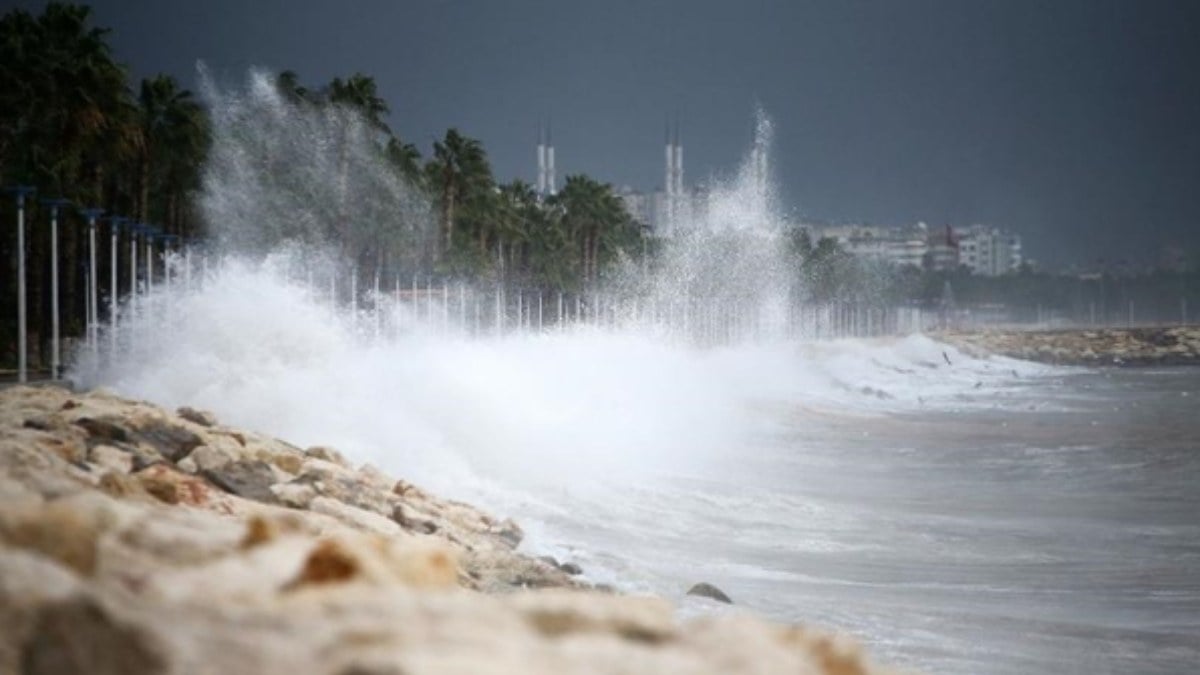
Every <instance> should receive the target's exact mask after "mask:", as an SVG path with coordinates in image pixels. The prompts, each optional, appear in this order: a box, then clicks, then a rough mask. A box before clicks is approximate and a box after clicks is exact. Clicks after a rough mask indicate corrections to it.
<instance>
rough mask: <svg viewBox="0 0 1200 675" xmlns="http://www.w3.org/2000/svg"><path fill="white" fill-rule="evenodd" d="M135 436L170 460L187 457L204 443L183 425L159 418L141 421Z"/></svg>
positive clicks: (175, 460) (174, 460)
mask: <svg viewBox="0 0 1200 675" xmlns="http://www.w3.org/2000/svg"><path fill="white" fill-rule="evenodd" d="M136 436H137V440H139V441H143V442H145V443H147V444H148V445H150V447H152V448H154V449H155V450H157V451H158V453H159V454H160V455H162V456H163V457H165V458H167V459H169V460H171V461H172V462H178V461H179V460H181V459H183V458H184V457H187V456H188V453H190V452H191V451H192V450H194V449H196V448H197V447H199V446H201V445H203V444H204V440H203V439H201V438H200V437H199V436H197V435H196V434H195V433H193V432H191V431H189V430H188V429H185V428H184V427H183V426H181V425H178V424H172V423H170V422H166V421H164V420H159V419H150V420H146V421H144V422H142V423H141V424H140V425H138V427H137V429H136Z"/></svg>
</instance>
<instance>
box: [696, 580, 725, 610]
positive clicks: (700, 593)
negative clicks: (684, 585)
mask: <svg viewBox="0 0 1200 675" xmlns="http://www.w3.org/2000/svg"><path fill="white" fill-rule="evenodd" d="M687 594H688V595H695V596H697V597H701V598H708V599H710V600H716V601H717V602H723V603H725V604H727V605H732V604H733V600H730V599H729V596H728V595H725V592H724V591H722V590H721V589H719V588H717V587H716V586H713V585H712V584H710V583H706V582H701V583H698V584H696V585H695V586H692V587H691V588H689V589H688V592H687Z"/></svg>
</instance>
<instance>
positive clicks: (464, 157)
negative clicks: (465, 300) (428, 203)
mask: <svg viewBox="0 0 1200 675" xmlns="http://www.w3.org/2000/svg"><path fill="white" fill-rule="evenodd" d="M425 174H426V180H427V181H428V186H429V189H430V190H431V191H432V192H433V197H434V199H435V201H436V202H437V204H438V207H439V211H440V215H441V218H440V223H439V230H440V234H439V237H438V243H437V244H435V246H434V262H435V263H436V262H439V261H440V260H441V259H442V258H443V257H445V256H446V255H447V254H448V253H449V252H450V250H451V249H452V247H453V246H454V225H455V218H456V209H457V208H459V207H460V206H461V205H463V204H464V203H466V202H467V201H468V200H470V199H472V198H478V197H479V196H480V195H481V194H483V193H487V192H489V191H490V190H491V188H492V169H491V166H490V165H489V164H488V160H487V154H486V153H484V151H483V146H482V145H480V143H479V141H477V140H475V139H473V138H467V137H466V136H463V135H462V134H460V133H459V132H458V130H457V129H449V130H447V131H446V135H445V137H444V138H443V139H442V140H440V141H435V142H434V144H433V158H432V159H431V160H430V162H429V163H428V164H427V165H426V166H425Z"/></svg>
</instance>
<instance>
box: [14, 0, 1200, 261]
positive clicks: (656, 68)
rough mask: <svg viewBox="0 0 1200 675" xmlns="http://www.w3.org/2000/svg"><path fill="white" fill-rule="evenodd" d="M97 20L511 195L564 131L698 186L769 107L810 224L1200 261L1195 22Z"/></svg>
mask: <svg viewBox="0 0 1200 675" xmlns="http://www.w3.org/2000/svg"><path fill="white" fill-rule="evenodd" d="M18 4H19V5H20V6H24V7H29V8H39V7H41V6H42V5H43V4H44V3H40V2H38V3H27V2H26V3H18ZM91 4H92V5H93V7H94V8H95V11H94V20H95V22H96V24H97V25H99V26H103V27H108V28H111V29H112V30H113V32H112V34H111V35H110V41H111V43H112V44H113V45H114V49H115V52H116V56H117V57H118V59H119V60H121V61H123V62H125V63H127V64H128V65H129V66H130V69H131V71H132V72H133V74H134V75H135V76H138V77H142V76H146V75H150V74H153V73H156V72H167V73H170V74H173V75H175V76H177V77H178V78H179V79H180V80H181V81H182V82H184V83H185V84H187V86H189V87H191V88H193V89H194V88H195V85H196V71H195V64H196V62H197V61H204V62H205V63H206V64H207V65H208V67H209V68H210V69H211V70H212V72H214V73H215V74H216V75H217V77H219V78H220V79H222V80H223V81H233V80H236V79H238V78H241V77H243V76H244V72H245V71H246V70H247V69H248V68H250V67H254V66H258V67H263V68H268V69H273V70H282V69H291V70H294V71H296V72H297V73H298V74H299V75H300V78H301V80H302V81H304V82H306V83H311V84H320V83H324V82H326V81H328V80H329V79H330V78H332V77H334V76H345V75H348V74H351V73H354V72H362V73H364V74H367V75H370V76H372V77H374V78H375V79H376V81H377V83H378V85H379V90H380V94H381V95H382V96H383V97H384V98H385V99H386V100H387V101H388V102H389V104H390V105H391V107H392V113H391V117H390V122H391V124H392V126H393V128H394V129H395V130H396V131H397V133H398V134H399V135H400V136H402V137H403V138H405V139H406V140H409V141H411V142H414V143H416V144H417V145H418V146H419V147H420V148H421V151H422V153H424V154H428V151H429V146H430V143H431V141H432V139H433V138H434V137H435V136H438V135H440V134H441V133H442V132H443V131H444V130H445V129H446V128H447V127H451V126H454V127H458V128H459V129H460V130H462V131H463V132H464V133H466V134H468V135H470V136H473V137H476V138H479V139H480V140H481V141H483V143H484V145H485V147H486V149H487V150H488V152H489V155H490V158H491V160H492V163H493V167H494V169H495V171H496V174H497V176H498V177H499V178H500V179H502V180H507V179H510V178H517V177H519V178H522V179H524V180H526V181H528V182H530V183H533V182H534V181H535V180H536V159H535V153H534V148H535V144H536V138H537V126H538V123H539V120H541V119H546V118H549V119H550V120H551V121H552V124H553V132H554V141H555V146H556V148H557V162H558V176H559V180H561V179H562V178H563V177H564V176H566V175H569V174H571V173H576V172H584V173H588V174H591V175H593V176H595V177H597V178H600V179H602V180H605V181H608V182H612V183H613V184H615V185H631V186H633V187H636V188H639V189H643V190H652V189H655V188H656V187H658V186H660V185H661V184H662V181H663V178H662V176H663V166H662V161H663V160H662V142H663V123H664V119H665V118H666V116H668V115H670V116H672V117H674V116H675V115H678V116H679V119H680V122H681V129H682V142H683V145H684V146H685V148H686V156H685V167H684V168H685V181H686V182H688V183H692V182H695V181H697V180H704V179H706V178H708V177H710V176H713V175H719V174H720V173H722V172H726V173H727V172H729V171H732V170H733V168H734V167H735V166H736V164H737V162H738V161H739V160H740V159H741V157H742V155H743V154H744V153H746V152H747V151H748V149H749V140H750V137H751V130H752V111H753V109H754V107H755V105H758V104H761V105H762V106H763V107H764V108H765V109H766V110H767V111H768V113H769V114H770V115H771V116H772V117H773V119H774V121H775V128H776V145H775V147H774V156H773V169H774V175H775V178H776V180H777V181H778V183H779V185H780V189H781V201H782V203H783V204H784V205H786V206H787V207H788V208H789V214H790V215H793V216H800V217H806V218H813V219H820V220H834V221H867V222H875V223H894V224H903V223H910V222H916V221H918V220H920V221H925V222H927V223H929V224H931V225H933V226H940V225H943V224H946V223H950V224H955V225H968V224H971V223H985V224H989V225H995V226H999V227H1005V228H1009V229H1011V230H1014V231H1016V232H1019V233H1020V234H1022V235H1023V237H1024V239H1025V241H1026V249H1027V253H1028V255H1030V256H1031V257H1034V258H1037V259H1040V260H1044V261H1046V262H1048V263H1050V264H1068V263H1085V264H1086V263H1090V262H1093V261H1095V260H1096V259H1097V258H1101V257H1103V258H1106V259H1110V260H1112V259H1118V258H1132V259H1135V260H1137V259H1142V260H1150V259H1152V258H1153V256H1155V255H1156V254H1157V252H1158V251H1160V250H1161V249H1162V248H1163V247H1164V246H1167V245H1180V246H1184V247H1186V248H1188V249H1195V248H1196V247H1197V246H1200V194H1198V193H1197V190H1196V186H1197V185H1198V184H1200V76H1198V75H1197V73H1196V69H1195V68H1194V64H1195V63H1200V41H1197V40H1195V39H1194V36H1195V35H1196V34H1198V33H1200V4H1196V3H1185V2H1149V3H1136V4H1135V3H1127V2H1080V1H1075V0H1072V1H1070V2H1055V3H1038V2H972V3H956V2H939V1H921V2H916V1H909V2H892V3H875V2H837V3H832V2H831V3H782V2H780V3H748V4H747V3H738V4H736V5H735V4H733V3H716V2H697V3H666V2H648V3H642V2H636V3H635V2H607V3H586V4H585V3H569V2H568V3H550V2H544V3H543V2H516V3H489V2H466V1H452V2H425V3H388V2H358V3H353V4H347V3H337V4H335V3H328V2H318V1H316V0H303V1H291V2H282V1H273V2H257V3H253V4H246V5H243V4H242V3H235V2H230V1H228V0H217V1H214V2H207V3H170V2H167V3H128V2H109V1H98V2H94V3H91Z"/></svg>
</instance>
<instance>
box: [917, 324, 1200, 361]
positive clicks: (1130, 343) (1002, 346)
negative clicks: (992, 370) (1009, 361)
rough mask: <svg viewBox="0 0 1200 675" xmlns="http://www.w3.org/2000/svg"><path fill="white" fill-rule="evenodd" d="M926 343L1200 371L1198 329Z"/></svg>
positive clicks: (976, 334) (1014, 334) (1002, 334)
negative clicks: (1193, 368)
mask: <svg viewBox="0 0 1200 675" xmlns="http://www.w3.org/2000/svg"><path fill="white" fill-rule="evenodd" d="M930 337H932V338H934V339H936V340H939V341H942V342H945V343H947V344H950V345H953V346H955V347H957V348H959V349H962V350H963V351H965V352H967V353H968V354H971V355H973V356H983V355H987V354H996V355H1000V356H1007V357H1010V358H1015V359H1022V360H1025V361H1036V362H1038V363H1048V364H1052V365H1062V366H1116V367H1155V366H1166V367H1175V366H1200V326H1167V327H1147V328H1075V329H1045V330H1015V329H1002V330H990V329H984V330H979V331H942V332H937V333H932V334H930Z"/></svg>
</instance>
